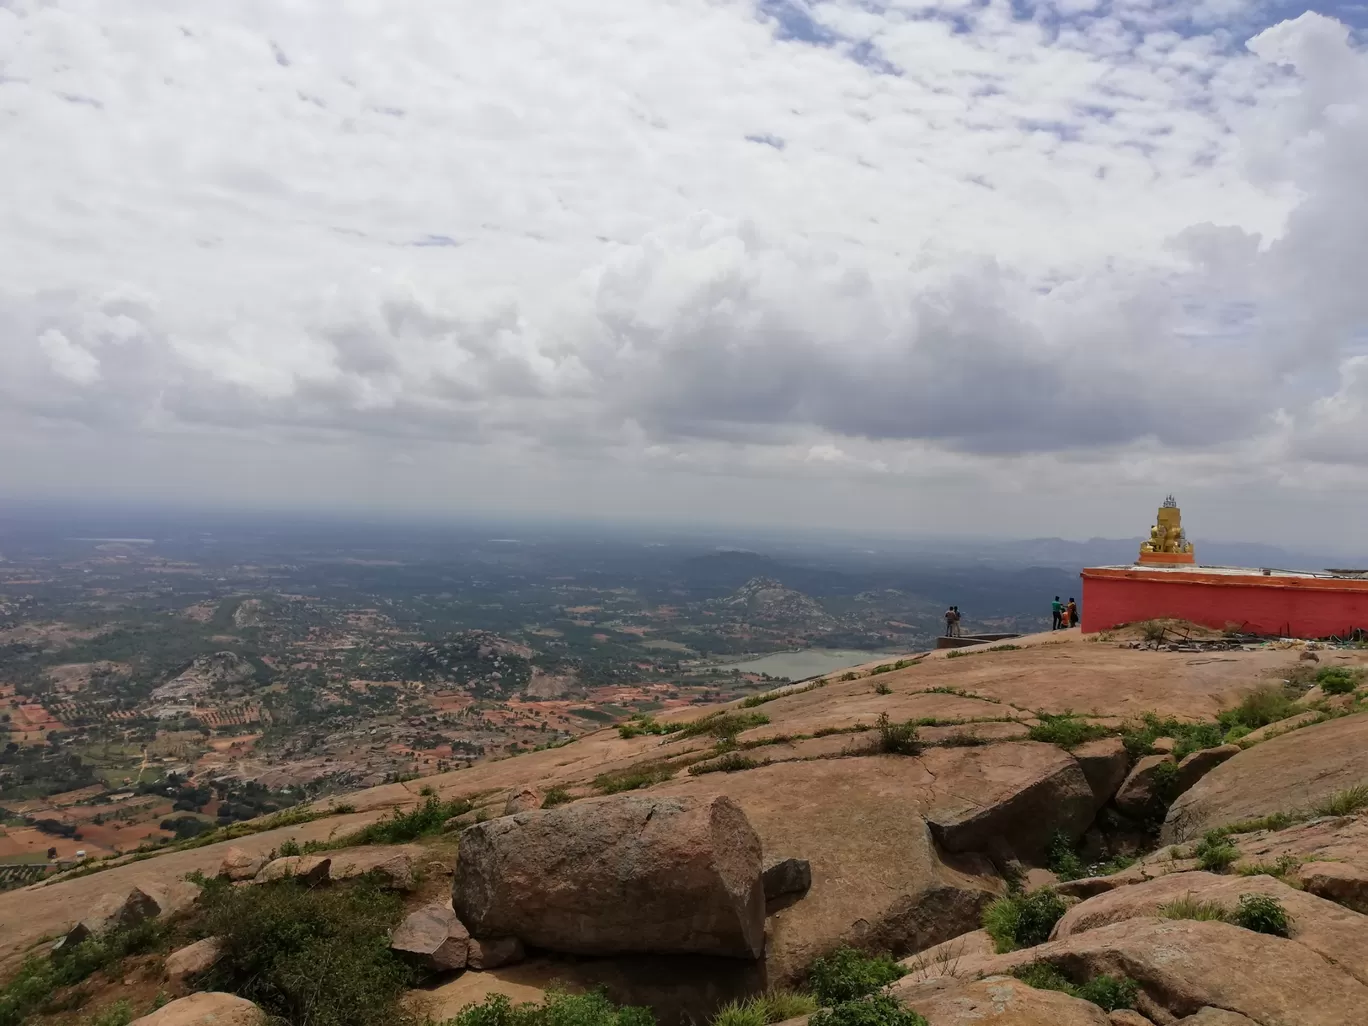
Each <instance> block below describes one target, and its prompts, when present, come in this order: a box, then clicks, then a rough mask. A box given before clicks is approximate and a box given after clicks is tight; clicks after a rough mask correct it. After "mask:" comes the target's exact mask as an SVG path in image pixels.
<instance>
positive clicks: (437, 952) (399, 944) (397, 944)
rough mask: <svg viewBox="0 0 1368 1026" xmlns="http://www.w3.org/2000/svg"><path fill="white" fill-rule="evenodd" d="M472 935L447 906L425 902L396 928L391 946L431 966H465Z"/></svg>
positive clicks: (449, 967) (439, 967)
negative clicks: (425, 903)
mask: <svg viewBox="0 0 1368 1026" xmlns="http://www.w3.org/2000/svg"><path fill="white" fill-rule="evenodd" d="M469 944H470V934H469V932H467V930H466V928H465V926H464V925H462V923H461V921H460V920H459V919H457V918H456V913H455V912H453V911H452V910H451V909H449V908H447V906H446V905H442V904H432V905H425V906H423V907H422V908H420V909H418V910H417V911H416V912H411V913H409V915H408V917H407V918H406V919H405V920H404V921H403V922H402V923H400V924H399V926H398V927H397V928H396V929H395V931H394V935H393V936H392V937H391V938H390V947H391V948H392V949H393V950H395V951H399V952H402V953H404V954H406V955H412V956H414V957H416V958H417V959H418V960H420V961H421V962H422V963H423V964H424V965H426V966H427V967H428V968H429V969H435V970H437V971H438V972H448V971H450V970H453V969H464V968H465V965H466V957H467V948H468V946H469Z"/></svg>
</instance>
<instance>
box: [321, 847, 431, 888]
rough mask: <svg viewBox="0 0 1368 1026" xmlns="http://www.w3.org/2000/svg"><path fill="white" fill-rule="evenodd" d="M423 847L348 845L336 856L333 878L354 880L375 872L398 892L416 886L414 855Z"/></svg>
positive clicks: (383, 882)
mask: <svg viewBox="0 0 1368 1026" xmlns="http://www.w3.org/2000/svg"><path fill="white" fill-rule="evenodd" d="M420 851H421V849H418V848H410V847H407V846H404V845H397V846H388V845H376V846H374V847H361V848H347V849H344V850H342V851H339V852H337V853H335V854H334V855H333V856H332V865H331V867H330V868H329V870H328V879H330V880H351V879H354V878H355V877H358V876H365V875H367V874H373V878H374V879H376V880H378V881H379V882H380V883H381V884H382V885H383V886H385V887H388V888H390V889H392V890H396V891H411V890H413V887H414V877H413V855H414V853H416V852H420Z"/></svg>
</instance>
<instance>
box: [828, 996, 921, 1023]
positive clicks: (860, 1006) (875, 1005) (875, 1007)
mask: <svg viewBox="0 0 1368 1026" xmlns="http://www.w3.org/2000/svg"><path fill="white" fill-rule="evenodd" d="M808 1021H809V1023H810V1026H929V1024H928V1023H927V1021H926V1019H925V1018H923V1017H922V1016H921V1015H918V1014H917V1013H916V1012H914V1011H912V1010H911V1009H910V1008H904V1007H903V1006H902V1005H900V1004H898V1002H897V1001H896V1000H895V999H894V998H892V997H890V996H889V995H887V994H877V995H875V996H873V997H867V998H862V999H860V1000H858V1001H843V1002H842V1003H840V1004H839V1005H836V1006H835V1007H834V1008H824V1009H822V1010H821V1011H820V1012H817V1013H816V1014H814V1015H813V1017H812V1018H811V1019H810V1020H808Z"/></svg>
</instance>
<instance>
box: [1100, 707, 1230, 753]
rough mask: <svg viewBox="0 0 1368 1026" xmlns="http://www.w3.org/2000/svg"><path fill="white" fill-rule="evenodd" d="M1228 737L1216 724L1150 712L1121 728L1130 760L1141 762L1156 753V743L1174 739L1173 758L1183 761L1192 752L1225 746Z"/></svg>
mask: <svg viewBox="0 0 1368 1026" xmlns="http://www.w3.org/2000/svg"><path fill="white" fill-rule="evenodd" d="M1225 733H1226V731H1225V730H1224V728H1222V727H1221V726H1220V724H1217V723H1212V722H1206V723H1189V722H1186V721H1184V720H1179V719H1176V718H1174V717H1172V716H1166V717H1163V718H1160V717H1159V716H1158V715H1157V714H1155V713H1152V712H1148V713H1145V714H1144V715H1143V716H1141V717H1140V718H1139V719H1138V720H1135V721H1133V722H1130V723H1127V724H1126V725H1125V726H1124V727H1122V729H1121V739H1122V742H1123V743H1124V744H1125V746H1126V751H1127V752H1129V753H1130V756H1131V758H1133V759H1138V758H1140V757H1141V756H1145V755H1150V754H1152V753H1153V751H1154V748H1153V745H1154V742H1155V740H1156V739H1158V738H1161V737H1171V738H1173V740H1174V742H1175V745H1174V749H1173V757H1174V759H1176V760H1179V761H1181V760H1182V759H1183V757H1184V756H1186V755H1189V754H1191V753H1192V752H1196V751H1199V750H1201V749H1203V748H1215V747H1216V746H1217V745H1221V744H1224V743H1225Z"/></svg>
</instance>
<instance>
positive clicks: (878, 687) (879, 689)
mask: <svg viewBox="0 0 1368 1026" xmlns="http://www.w3.org/2000/svg"><path fill="white" fill-rule="evenodd" d="M874 694H876V695H891V694H893V689H892V688H891V687H889V686H888V682H887V681H883V680H881V681H879V683H877V684H875V685H874Z"/></svg>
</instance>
